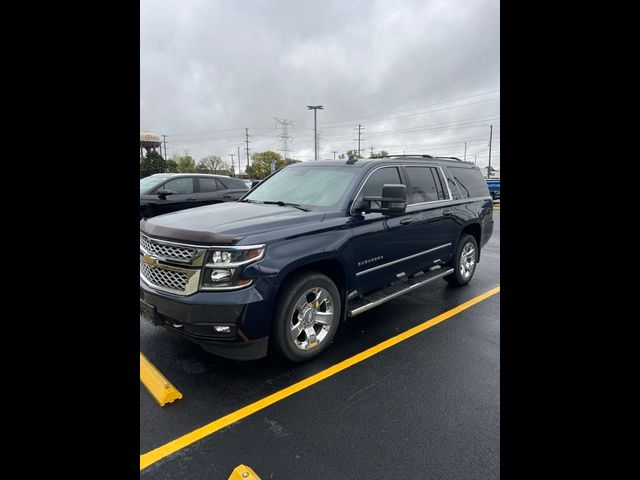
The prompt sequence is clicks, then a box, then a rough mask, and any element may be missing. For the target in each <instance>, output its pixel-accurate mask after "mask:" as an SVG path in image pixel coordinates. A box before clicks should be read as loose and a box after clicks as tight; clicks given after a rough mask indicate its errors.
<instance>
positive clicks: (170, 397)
mask: <svg viewBox="0 0 640 480" xmlns="http://www.w3.org/2000/svg"><path fill="white" fill-rule="evenodd" d="M140 381H141V382H142V384H143V385H144V386H145V387H146V388H147V390H149V393H150V394H151V395H153V398H155V399H156V402H158V403H159V404H160V406H161V407H164V406H165V405H166V404H167V403H171V402H174V401H175V400H179V399H181V398H182V394H181V393H180V392H179V391H178V389H177V388H176V387H174V386H173V385H171V382H170V381H169V380H167V379H166V378H165V376H164V375H162V374H161V373H160V371H159V370H158V369H157V368H156V367H154V366H153V364H152V363H151V362H150V361H149V360H147V357H145V356H144V355H143V354H142V352H140Z"/></svg>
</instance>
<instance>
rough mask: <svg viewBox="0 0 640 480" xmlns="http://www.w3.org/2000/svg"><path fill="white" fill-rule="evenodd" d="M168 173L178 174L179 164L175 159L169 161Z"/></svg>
mask: <svg viewBox="0 0 640 480" xmlns="http://www.w3.org/2000/svg"><path fill="white" fill-rule="evenodd" d="M167 172H168V173H178V163H177V162H176V161H175V160H174V159H173V158H170V159H169V160H167Z"/></svg>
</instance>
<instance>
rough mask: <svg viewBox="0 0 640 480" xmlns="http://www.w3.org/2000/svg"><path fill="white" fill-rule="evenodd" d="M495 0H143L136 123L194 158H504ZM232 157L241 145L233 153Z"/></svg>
mask: <svg viewBox="0 0 640 480" xmlns="http://www.w3.org/2000/svg"><path fill="white" fill-rule="evenodd" d="M499 9H500V3H499V1H498V0H349V1H347V0H335V1H322V0H261V1H258V0H180V1H168V0H153V1H151V0H141V1H140V130H141V131H143V130H144V131H151V132H154V133H157V134H160V135H162V134H164V135H167V144H168V145H167V150H168V153H169V155H171V154H172V153H177V154H184V152H185V151H188V152H189V154H190V155H192V156H193V157H194V158H195V159H196V160H198V159H201V158H203V157H205V156H207V155H219V156H221V157H222V158H223V159H224V160H226V161H228V162H230V157H229V153H234V154H235V153H236V152H237V147H240V148H241V157H242V160H243V161H242V168H243V169H244V165H245V164H246V157H245V152H244V146H245V145H244V143H243V141H244V132H245V130H244V128H245V127H247V128H249V135H250V137H249V140H250V144H249V148H250V153H253V152H256V151H263V150H268V149H269V150H277V151H281V150H282V142H281V141H279V140H278V138H277V136H278V134H279V133H280V132H281V129H276V125H275V120H274V117H276V118H278V119H286V120H290V121H292V122H293V127H290V129H289V135H290V136H292V137H293V139H292V140H291V142H290V143H289V149H290V151H291V153H290V156H291V157H292V158H296V159H298V160H303V161H309V160H313V156H314V153H313V112H311V111H308V110H307V108H306V106H307V105H323V106H324V110H321V111H320V110H319V111H318V131H319V132H320V133H321V141H320V155H319V156H320V158H321V159H330V158H333V153H332V152H333V151H338V152H339V154H340V153H343V152H345V151H346V150H348V149H352V148H357V129H356V130H354V128H356V127H357V126H358V124H362V126H363V127H364V130H363V133H362V142H361V145H362V147H361V148H362V153H363V154H364V155H365V156H369V153H370V147H371V146H373V147H374V151H380V150H386V151H388V152H389V153H400V154H401V153H403V152H406V153H429V154H432V155H433V154H435V155H450V156H459V157H460V158H462V157H463V155H464V142H465V141H467V160H471V161H473V160H474V156H473V155H474V154H477V155H478V158H477V162H478V165H480V166H486V165H487V163H488V151H489V149H488V143H489V126H490V125H493V148H492V156H491V159H492V160H491V164H492V166H494V167H495V168H499V167H500V116H499V115H500V14H499V13H500V12H499ZM235 163H236V169H237V155H236V157H235Z"/></svg>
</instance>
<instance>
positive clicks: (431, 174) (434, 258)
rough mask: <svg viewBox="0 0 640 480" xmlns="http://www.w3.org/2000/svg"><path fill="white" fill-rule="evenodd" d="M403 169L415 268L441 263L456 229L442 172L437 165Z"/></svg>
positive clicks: (451, 244) (449, 251)
mask: <svg viewBox="0 0 640 480" xmlns="http://www.w3.org/2000/svg"><path fill="white" fill-rule="evenodd" d="M404 171H405V176H406V178H407V185H408V186H407V214H408V215H409V217H410V218H411V224H410V228H409V233H408V238H409V241H410V242H411V245H412V246H413V252H412V253H413V254H414V255H415V257H414V262H415V265H414V268H415V271H419V270H422V269H423V268H429V267H432V266H434V265H438V264H444V263H446V262H447V260H448V259H449V257H450V256H451V254H452V253H453V248H454V244H455V238H456V232H457V228H456V224H455V221H454V219H453V217H452V216H451V215H449V205H450V203H451V196H450V195H449V191H448V189H447V186H446V180H445V178H444V175H443V174H442V171H441V169H440V167H438V166H437V165H405V166H404Z"/></svg>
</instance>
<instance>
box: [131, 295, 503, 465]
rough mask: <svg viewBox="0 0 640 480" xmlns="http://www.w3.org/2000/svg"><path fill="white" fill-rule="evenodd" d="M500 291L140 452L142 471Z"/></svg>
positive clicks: (454, 309)
mask: <svg viewBox="0 0 640 480" xmlns="http://www.w3.org/2000/svg"><path fill="white" fill-rule="evenodd" d="M498 292H500V285H498V286H497V287H495V288H492V289H491V290H489V291H487V292H485V293H483V294H481V295H478V296H477V297H474V298H472V299H471V300H469V301H467V302H464V303H463V304H461V305H458V306H457V307H455V308H452V309H451V310H448V311H446V312H444V313H441V314H440V315H438V316H437V317H434V318H432V319H430V320H427V321H426V322H424V323H421V324H420V325H417V326H415V327H413V328H410V329H409V330H407V331H405V332H402V333H400V334H398V335H396V336H395V337H391V338H390V339H388V340H385V341H384V342H382V343H379V344H378V345H375V346H373V347H371V348H368V349H367V350H365V351H363V352H360V353H358V354H356V355H354V356H353V357H350V358H347V359H346V360H343V361H342V362H340V363H337V364H335V365H333V366H331V367H329V368H327V369H325V370H322V371H321V372H318V373H316V374H315V375H312V376H310V377H308V378H305V379H304V380H301V381H299V382H297V383H294V384H293V385H291V386H289V387H286V388H284V389H282V390H279V391H277V392H275V393H272V394H271V395H269V396H267V397H264V398H262V399H260V400H258V401H257V402H254V403H252V404H250V405H247V406H245V407H243V408H241V409H239V410H236V411H235V412H231V413H229V414H228V415H225V416H224V417H221V418H219V419H217V420H214V421H213V422H211V423H208V424H207V425H204V426H202V427H200V428H198V429H196V430H194V431H192V432H190V433H187V434H186V435H183V436H181V437H179V438H176V439H175V440H172V441H170V442H169V443H165V444H164V445H162V446H160V447H158V448H155V449H153V450H151V451H150V452H147V453H145V454H143V455H140V470H143V469H144V468H146V467H148V466H149V465H151V464H153V463H155V462H157V461H158V460H161V459H163V458H165V457H167V456H169V455H171V454H173V453H175V452H177V451H178V450H181V449H183V448H185V447H187V446H189V445H191V444H192V443H194V442H197V441H198V440H201V439H202V438H204V437H207V436H209V435H211V434H212V433H215V432H217V431H218V430H220V429H222V428H225V427H227V426H229V425H231V424H233V423H235V422H237V421H239V420H242V419H243V418H246V417H248V416H249V415H252V414H254V413H256V412H258V411H260V410H262V409H264V408H267V407H268V406H270V405H273V404H274V403H276V402H279V401H280V400H282V399H284V398H287V397H289V396H291V395H293V394H294V393H298V392H299V391H301V390H304V389H305V388H307V387H310V386H312V385H315V384H316V383H318V382H321V381H322V380H325V379H327V378H329V377H331V376H333V375H335V374H336V373H339V372H341V371H342V370H345V369H347V368H349V367H352V366H353V365H356V364H357V363H360V362H362V361H364V360H366V359H367V358H369V357H372V356H374V355H377V354H378V353H380V352H382V351H383V350H386V349H387V348H390V347H393V346H394V345H397V344H398V343H400V342H402V341H404V340H406V339H408V338H411V337H413V336H414V335H417V334H418V333H420V332H423V331H425V330H427V329H428V328H431V327H433V326H434V325H437V324H438V323H440V322H443V321H445V320H446V319H448V318H450V317H453V316H454V315H456V314H458V313H460V312H462V311H464V310H466V309H467V308H470V307H472V306H474V305H475V304H477V303H480V302H481V301H483V300H485V299H487V298H489V297H491V296H493V295H495V294H497V293H498Z"/></svg>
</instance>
